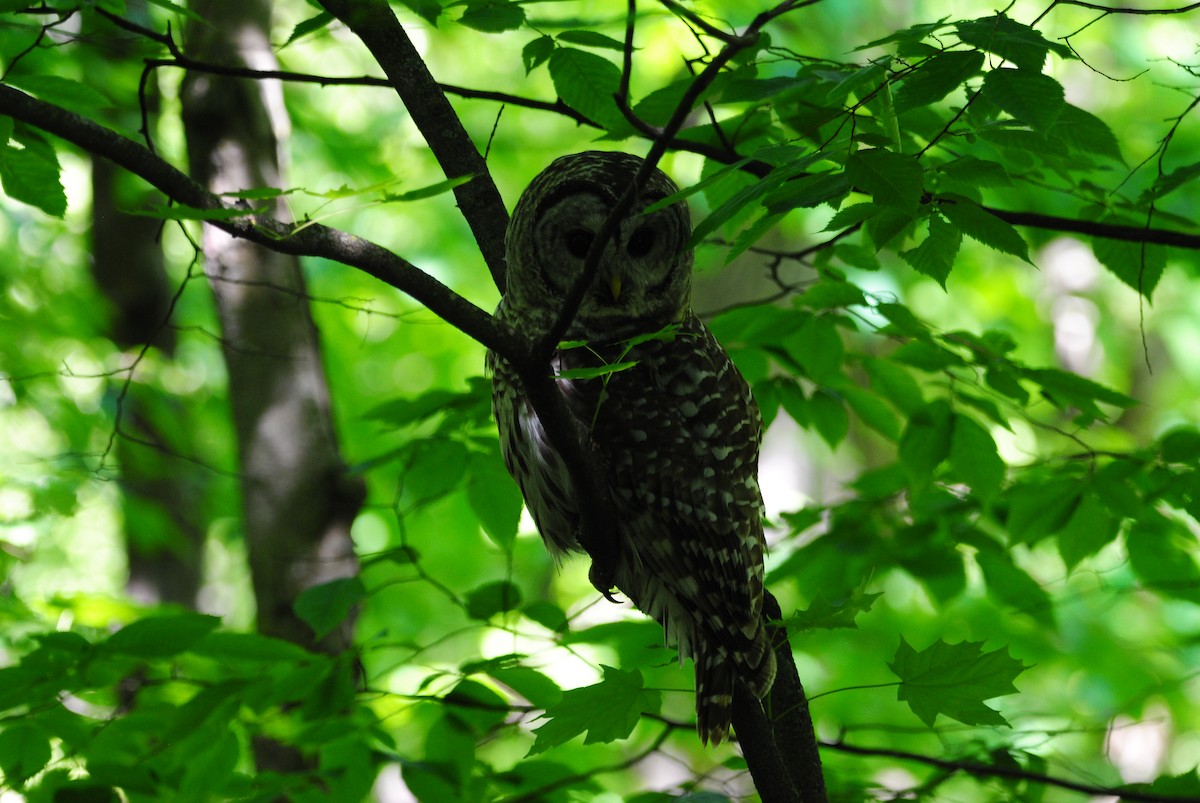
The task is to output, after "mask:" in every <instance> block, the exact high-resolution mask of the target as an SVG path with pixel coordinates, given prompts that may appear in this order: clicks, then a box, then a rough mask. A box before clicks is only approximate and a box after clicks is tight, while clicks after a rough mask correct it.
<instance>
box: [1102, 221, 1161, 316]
mask: <svg viewBox="0 0 1200 803" xmlns="http://www.w3.org/2000/svg"><path fill="white" fill-rule="evenodd" d="M1111 222H1119V221H1111ZM1092 252H1093V253H1094V254H1095V255H1096V259H1097V260H1099V261H1100V264H1101V265H1103V266H1104V267H1106V268H1108V270H1109V271H1110V272H1111V273H1112V274H1113V275H1114V276H1116V277H1117V278H1118V279H1120V280H1121V281H1122V282H1124V283H1125V284H1126V285H1128V286H1129V287H1131V288H1132V289H1134V290H1136V291H1137V292H1138V293H1140V294H1142V295H1143V296H1144V297H1145V298H1146V299H1149V298H1150V296H1151V294H1152V293H1153V292H1154V289H1155V288H1156V287H1158V282H1159V280H1160V279H1162V275H1163V271H1165V270H1166V268H1167V250H1166V249H1165V248H1163V247H1162V246H1161V245H1156V244H1154V243H1145V244H1143V243H1134V242H1129V241H1127V240H1110V239H1108V238H1105V237H1093V238H1092Z"/></svg>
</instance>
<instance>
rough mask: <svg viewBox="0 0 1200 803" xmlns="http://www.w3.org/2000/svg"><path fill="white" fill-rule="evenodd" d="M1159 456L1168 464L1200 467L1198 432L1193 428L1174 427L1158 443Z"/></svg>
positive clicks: (1199, 436) (1199, 439) (1199, 433)
mask: <svg viewBox="0 0 1200 803" xmlns="http://www.w3.org/2000/svg"><path fill="white" fill-rule="evenodd" d="M1158 449H1159V454H1160V455H1162V459H1163V460H1164V461H1166V462H1168V463H1186V464H1188V465H1192V466H1200V430H1197V429H1195V428H1194V427H1175V428H1174V429H1172V430H1170V431H1169V432H1167V433H1166V434H1164V435H1163V436H1162V437H1161V438H1160V439H1159V442H1158Z"/></svg>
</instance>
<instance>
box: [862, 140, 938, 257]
mask: <svg viewBox="0 0 1200 803" xmlns="http://www.w3.org/2000/svg"><path fill="white" fill-rule="evenodd" d="M924 175H925V174H924V171H923V170H922V169H921V165H920V163H919V162H917V160H916V158H915V157H913V156H909V155H906V154H902V153H893V152H892V151H889V150H885V149H883V148H872V149H870V150H862V151H857V152H855V153H853V154H851V156H850V158H849V159H847V160H846V178H847V179H849V180H850V182H851V183H852V184H853V185H854V187H855V189H858V190H861V191H862V192H865V193H867V194H868V195H870V196H871V197H872V198H873V199H874V201H875V203H876V204H879V205H881V206H886V207H889V208H891V209H894V210H896V211H897V212H900V213H901V214H903V215H908V216H909V217H911V216H913V215H915V214H916V213H917V207H918V206H919V204H920V202H921V195H922V193H923V192H924V191H925V189H924V186H923V184H922V181H923V180H924ZM876 245H879V243H878V242H877V243H876Z"/></svg>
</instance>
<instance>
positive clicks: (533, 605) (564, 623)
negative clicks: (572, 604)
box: [521, 600, 571, 633]
mask: <svg viewBox="0 0 1200 803" xmlns="http://www.w3.org/2000/svg"><path fill="white" fill-rule="evenodd" d="M521 614H522V615H523V616H524V617H525V618H527V619H529V620H530V621H532V622H537V623H538V624H539V625H541V626H542V627H544V628H546V629H547V630H550V631H552V632H554V633H565V632H567V630H568V629H569V628H570V626H571V623H570V622H569V621H568V620H567V615H566V614H565V613H563V609H562V608H560V607H558V606H557V605H555V604H554V603H552V602H546V601H545V600H535V601H533V602H530V603H529V604H527V605H525V606H524V607H523V608H521Z"/></svg>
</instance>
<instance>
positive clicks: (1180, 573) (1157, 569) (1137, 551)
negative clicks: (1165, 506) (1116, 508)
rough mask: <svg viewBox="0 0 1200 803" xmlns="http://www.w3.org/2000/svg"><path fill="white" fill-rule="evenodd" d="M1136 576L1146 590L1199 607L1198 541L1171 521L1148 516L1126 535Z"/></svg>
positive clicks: (1161, 517)
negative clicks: (1195, 604) (1196, 553)
mask: <svg viewBox="0 0 1200 803" xmlns="http://www.w3.org/2000/svg"><path fill="white" fill-rule="evenodd" d="M1125 549H1126V550H1127V551H1128V552H1129V563H1130V565H1131V566H1132V567H1133V573H1134V574H1135V575H1137V577H1138V579H1140V580H1141V581H1142V584H1143V585H1144V586H1145V587H1146V588H1150V589H1153V590H1155V591H1158V592H1160V593H1162V594H1164V595H1166V596H1168V597H1175V598H1177V599H1183V600H1188V601H1189V602H1194V603H1197V604H1200V567H1197V566H1196V559H1195V557H1193V556H1194V554H1195V552H1196V539H1195V537H1194V536H1192V535H1191V534H1190V533H1189V532H1187V531H1186V530H1184V529H1183V528H1182V527H1180V526H1179V525H1177V524H1175V523H1174V522H1172V521H1171V520H1170V519H1167V518H1166V517H1164V516H1162V515H1161V514H1158V513H1155V512H1149V513H1147V514H1146V515H1145V516H1143V517H1142V518H1141V519H1140V520H1138V521H1135V522H1133V524H1132V526H1130V528H1129V531H1128V532H1127V533H1126V534H1125Z"/></svg>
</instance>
